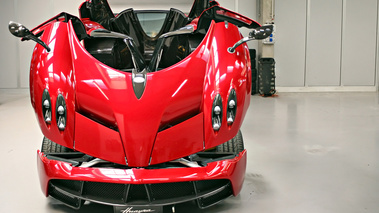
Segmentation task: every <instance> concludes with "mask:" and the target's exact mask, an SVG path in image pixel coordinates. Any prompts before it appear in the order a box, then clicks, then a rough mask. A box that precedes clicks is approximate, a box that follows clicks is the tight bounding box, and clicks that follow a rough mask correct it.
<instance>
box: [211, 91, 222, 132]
mask: <svg viewBox="0 0 379 213" xmlns="http://www.w3.org/2000/svg"><path fill="white" fill-rule="evenodd" d="M221 124H222V99H221V95H220V94H217V95H216V97H215V99H214V100H213V107H212V126H213V129H214V130H215V131H218V130H219V129H220V128H221Z"/></svg>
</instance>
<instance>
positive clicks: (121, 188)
mask: <svg viewBox="0 0 379 213" xmlns="http://www.w3.org/2000/svg"><path fill="white" fill-rule="evenodd" d="M245 170H246V150H244V151H242V152H241V153H239V155H238V156H236V157H235V158H233V159H227V160H220V161H215V162H211V163H208V164H207V165H206V166H204V167H197V168H162V169H146V168H131V169H115V168H82V167H73V166H72V165H71V164H70V163H67V162H62V161H58V160H51V159H48V158H47V157H46V156H45V155H44V153H42V152H40V151H38V171H39V177H40V183H41V188H42V191H43V192H44V194H45V195H46V196H49V195H50V196H52V197H54V198H56V199H58V200H60V201H62V202H63V203H65V204H66V205H69V206H71V207H73V208H76V209H78V208H80V207H81V205H82V204H83V202H84V201H85V200H87V201H91V202H96V203H102V204H107V205H112V206H165V205H172V204H176V203H181V202H187V201H191V200H195V201H197V203H198V205H199V207H200V208H206V207H209V206H211V205H213V204H215V203H218V202H219V201H221V200H223V199H225V198H227V197H229V196H231V195H234V196H236V195H238V194H239V192H240V191H241V188H242V184H243V181H244V176H245Z"/></svg>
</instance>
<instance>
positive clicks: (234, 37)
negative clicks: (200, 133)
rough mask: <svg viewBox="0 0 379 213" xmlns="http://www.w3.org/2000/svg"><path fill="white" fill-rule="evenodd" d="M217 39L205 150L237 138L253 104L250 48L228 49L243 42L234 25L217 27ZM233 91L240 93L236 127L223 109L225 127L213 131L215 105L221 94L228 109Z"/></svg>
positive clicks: (208, 80)
mask: <svg viewBox="0 0 379 213" xmlns="http://www.w3.org/2000/svg"><path fill="white" fill-rule="evenodd" d="M209 36H210V37H212V38H214V40H213V42H214V43H212V46H211V48H210V49H209V52H210V54H209V55H210V56H209V62H208V64H207V68H206V74H205V81H204V92H203V105H202V111H203V112H204V132H205V133H204V134H205V135H204V140H205V142H206V143H205V148H206V149H208V148H212V147H214V146H217V145H220V144H222V143H224V142H225V141H227V140H230V139H231V138H233V137H234V136H235V135H236V134H237V132H238V130H239V129H240V127H241V124H242V121H243V119H244V117H245V114H246V111H247V108H248V106H249V103H250V92H251V67H250V57H249V54H248V48H247V45H241V46H240V47H238V48H237V49H236V52H235V53H234V54H231V53H229V52H228V51H227V49H228V47H231V46H233V44H234V43H235V42H237V41H238V40H240V39H241V35H240V33H239V31H238V29H237V27H236V26H234V25H229V26H228V28H227V27H226V26H225V24H224V23H218V24H215V28H214V30H212V34H211V35H209ZM231 89H235V91H236V93H237V114H236V118H235V122H234V123H233V125H231V126H229V125H227V122H226V110H223V116H222V118H223V119H222V126H221V129H220V130H219V131H214V130H213V128H212V117H211V115H212V105H213V100H214V98H215V97H216V95H217V94H220V95H221V98H222V103H223V109H226V108H227V100H228V96H229V93H230V91H231Z"/></svg>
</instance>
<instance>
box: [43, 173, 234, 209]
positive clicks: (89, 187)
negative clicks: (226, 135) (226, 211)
mask: <svg viewBox="0 0 379 213" xmlns="http://www.w3.org/2000/svg"><path fill="white" fill-rule="evenodd" d="M49 195H51V196H52V197H54V198H55V199H57V200H60V201H61V202H63V203H65V204H67V205H69V206H71V207H73V208H80V203H81V200H88V201H92V202H96V203H102V204H107V205H112V206H126V205H134V206H146V205H149V206H154V205H156V206H164V205H171V204H175V203H181V202H186V201H191V200H197V201H198V204H199V207H201V208H206V207H208V206H211V205H213V204H215V203H218V202H219V201H221V200H223V199H225V198H227V197H229V196H231V195H232V188H231V184H230V181H229V180H224V179H221V180H203V181H190V182H174V183H158V184H116V183H101V182H86V181H73V180H51V181H50V183H49Z"/></svg>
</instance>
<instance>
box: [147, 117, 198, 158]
mask: <svg viewBox="0 0 379 213" xmlns="http://www.w3.org/2000/svg"><path fill="white" fill-rule="evenodd" d="M189 136H191V137H189ZM203 149H204V139H203V113H201V114H199V115H196V116H195V117H192V118H190V119H188V120H186V121H184V122H182V123H180V124H178V125H175V126H173V127H171V128H169V129H166V130H164V131H161V132H159V133H158V135H157V139H156V140H155V144H154V148H153V152H152V155H151V162H150V164H152V165H154V164H159V163H164V162H167V161H171V160H176V159H179V158H181V157H183V156H188V153H197V152H200V151H202V150H203Z"/></svg>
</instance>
